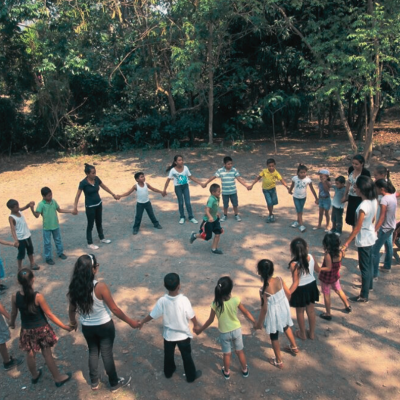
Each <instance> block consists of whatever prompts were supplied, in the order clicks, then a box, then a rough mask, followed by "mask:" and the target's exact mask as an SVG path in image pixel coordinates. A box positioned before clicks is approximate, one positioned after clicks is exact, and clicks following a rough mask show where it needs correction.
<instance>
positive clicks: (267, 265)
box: [257, 259, 274, 306]
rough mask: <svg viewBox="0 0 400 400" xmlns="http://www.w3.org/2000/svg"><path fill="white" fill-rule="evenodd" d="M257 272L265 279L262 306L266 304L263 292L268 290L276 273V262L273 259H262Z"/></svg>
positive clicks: (262, 292)
mask: <svg viewBox="0 0 400 400" xmlns="http://www.w3.org/2000/svg"><path fill="white" fill-rule="evenodd" d="M257 273H258V275H260V277H261V279H262V280H263V287H262V291H261V306H263V305H264V297H263V294H264V293H265V291H266V290H267V287H268V286H269V280H270V279H271V277H272V275H273V274H274V263H273V262H272V261H271V260H266V259H264V260H260V261H259V262H258V264H257Z"/></svg>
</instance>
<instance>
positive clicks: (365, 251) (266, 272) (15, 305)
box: [0, 155, 397, 392]
mask: <svg viewBox="0 0 400 400" xmlns="http://www.w3.org/2000/svg"><path fill="white" fill-rule="evenodd" d="M223 161H224V166H223V167H222V168H220V169H218V171H217V172H216V173H215V175H214V176H213V177H211V178H210V179H208V180H207V181H206V182H204V183H202V182H201V181H200V180H198V179H197V178H195V177H193V176H192V175H191V173H190V171H189V169H188V167H187V166H186V165H185V164H184V160H183V157H182V156H180V155H177V156H175V158H174V162H173V164H172V165H171V166H170V167H169V168H168V169H167V172H168V173H169V175H168V178H167V181H166V183H165V186H164V189H163V190H159V189H156V188H154V187H153V186H151V185H150V184H149V183H146V179H145V175H144V173H143V172H138V173H136V174H135V180H136V182H137V183H136V184H135V185H134V186H133V187H132V188H131V189H130V190H129V191H127V192H126V193H124V194H121V195H116V194H114V193H113V192H112V191H111V190H110V189H108V187H107V186H105V184H104V183H103V182H102V181H101V179H100V178H99V177H98V176H97V175H96V169H95V167H94V166H91V165H88V164H85V170H84V171H85V174H86V177H85V179H83V180H82V181H81V182H80V183H79V188H78V192H77V194H76V198H75V204H74V208H73V210H65V209H61V208H60V207H59V205H58V203H57V202H56V200H55V199H53V197H52V191H51V189H49V188H47V187H44V188H42V190H41V194H42V196H43V200H42V201H41V202H40V203H39V204H38V206H37V207H36V209H35V208H34V206H35V203H34V202H30V203H29V204H27V205H26V206H25V207H20V206H19V203H18V201H16V200H9V201H8V202H7V207H8V208H9V209H10V211H11V214H10V217H9V222H10V227H11V233H12V236H13V238H14V242H9V241H6V240H0V243H1V244H3V245H9V246H14V247H16V248H17V249H18V256H17V261H18V276H17V277H18V283H19V284H20V286H21V288H20V290H19V291H18V292H16V293H14V294H13V295H12V299H11V314H9V313H8V312H7V310H6V309H5V308H4V306H3V305H2V304H1V303H0V314H1V316H0V350H1V355H2V358H3V365H4V369H5V370H11V369H13V368H15V367H17V366H18V365H20V364H21V363H22V362H23V359H22V358H18V357H13V356H11V355H9V353H8V350H7V346H6V343H7V341H9V340H10V331H9V327H10V328H12V329H14V328H15V323H16V318H17V315H18V313H20V316H21V332H20V339H19V348H20V349H21V350H22V351H24V352H26V362H27V365H28V368H29V371H30V373H31V382H32V384H37V383H38V382H39V381H40V378H41V377H42V374H43V370H42V369H41V368H39V369H38V368H37V367H36V362H35V355H36V353H38V352H42V355H43V357H44V360H45V363H46V365H47V367H48V369H49V371H50V373H51V375H52V377H53V379H54V382H55V385H56V386H57V387H60V386H62V385H64V384H65V383H66V382H68V381H69V380H70V379H71V377H72V373H71V372H68V373H61V372H60V371H59V369H58V367H57V365H56V363H55V361H54V358H53V355H52V352H51V348H52V347H53V346H54V345H55V344H56V343H57V337H56V335H55V333H54V330H53V328H52V327H51V325H50V324H49V323H48V320H50V321H52V322H53V323H54V324H56V325H58V326H59V327H60V328H61V329H64V330H66V331H69V332H71V331H76V329H77V327H78V322H77V314H78V315H79V319H80V323H81V327H82V333H83V335H84V337H85V339H86V342H87V346H88V349H89V376H90V385H91V389H92V390H97V389H99V386H100V373H99V370H98V362H99V356H100V355H101V357H102V360H103V364H104V368H105V370H106V373H107V376H108V380H109V386H110V390H111V391H112V392H115V391H117V390H119V389H120V388H122V387H124V386H126V385H129V384H130V382H131V377H127V378H122V377H120V376H119V375H118V374H117V371H116V367H115V363H114V358H113V343H114V338H115V327H114V323H113V320H112V318H111V315H112V314H114V315H115V316H116V317H117V318H119V319H121V320H122V321H124V322H126V323H127V324H128V325H130V326H131V327H132V328H135V329H141V328H142V327H143V326H144V324H146V323H147V322H149V321H151V320H152V319H157V318H160V317H162V318H163V327H164V329H163V338H164V374H165V377H166V378H170V377H171V376H172V375H173V373H174V372H175V370H176V365H175V362H174V352H175V347H176V346H178V349H179V351H180V353H181V356H182V359H183V367H184V372H185V376H186V379H187V381H188V382H193V381H195V380H196V379H198V378H200V376H201V375H202V372H201V371H200V370H198V369H196V367H195V364H194V361H193V358H192V355H191V339H192V338H193V334H192V332H191V330H190V327H189V321H190V320H191V321H192V323H193V332H194V333H196V334H197V335H200V334H201V333H202V332H203V331H204V330H205V329H207V328H208V327H209V326H210V325H211V324H212V323H213V321H214V319H215V317H217V319H218V329H219V332H220V343H221V347H222V353H223V366H222V368H221V374H222V376H223V377H224V378H225V379H227V380H228V379H230V375H231V354H232V351H233V350H234V351H235V352H236V354H237V356H238V359H239V362H240V373H241V374H242V376H243V377H244V378H247V377H248V376H249V367H248V365H247V361H246V357H245V354H244V350H243V348H244V346H243V338H242V333H241V323H240V321H239V319H238V316H237V314H238V310H240V311H241V312H242V313H243V314H244V316H245V317H246V318H248V319H249V320H250V321H251V323H252V324H253V328H254V329H261V328H262V326H264V329H265V331H266V333H267V334H269V336H270V339H271V343H272V349H273V352H274V357H272V358H271V359H269V362H270V364H271V365H272V366H274V367H277V368H279V369H282V368H283V361H282V360H283V359H282V354H281V348H280V344H279V339H278V336H279V332H281V333H285V335H286V337H287V339H288V341H289V344H288V345H287V346H286V347H285V348H284V350H285V352H287V353H290V354H291V355H294V356H297V355H298V354H299V352H300V350H299V348H298V346H297V343H296V340H302V341H303V340H307V339H311V340H312V339H314V337H315V325H316V318H315V308H314V305H315V302H316V301H319V295H320V292H319V290H318V287H317V284H316V279H315V277H314V271H315V272H317V273H318V274H319V275H318V277H319V280H320V284H321V292H322V294H323V297H324V302H325V308H326V311H325V312H324V313H322V314H320V317H321V318H323V319H324V320H327V321H329V320H331V319H332V318H333V316H332V313H331V298H330V292H331V290H333V291H334V292H335V293H336V294H337V295H338V296H339V297H340V299H341V301H342V302H343V304H344V307H345V308H344V312H346V313H350V312H351V311H352V307H351V305H350V303H349V300H350V301H353V302H356V303H367V302H368V300H369V298H368V295H369V291H370V290H371V289H372V288H373V282H374V281H376V280H377V279H378V278H377V277H378V275H379V272H384V273H388V272H390V271H391V263H392V256H393V244H392V239H393V233H394V232H395V231H396V208H397V198H396V197H397V193H396V191H395V189H394V187H393V185H392V183H391V181H390V176H389V171H388V170H387V168H385V167H383V166H379V167H377V168H376V169H375V171H374V178H375V182H374V181H373V180H372V179H371V177H370V172H369V171H368V170H367V169H365V168H364V163H365V160H364V158H363V157H362V156H361V155H355V156H354V157H353V159H352V166H351V167H350V168H349V171H348V179H347V182H346V179H345V178H344V177H343V176H338V177H336V178H335V181H334V183H335V184H334V185H332V182H331V180H330V173H329V171H328V170H327V169H321V170H319V172H318V174H319V177H320V182H319V184H318V189H319V194H318V195H317V193H316V192H315V190H314V188H313V185H312V181H311V179H310V178H309V177H307V167H306V166H305V165H303V164H300V165H299V166H298V169H297V174H296V175H295V176H294V177H293V178H292V183H291V186H290V187H289V186H288V185H287V184H286V182H285V181H284V180H283V178H282V176H281V175H280V174H279V172H278V171H277V170H276V162H275V160H274V159H272V158H270V159H268V160H267V162H266V164H267V168H266V169H263V170H262V171H261V172H260V174H259V175H258V176H257V177H256V178H255V179H254V181H253V182H252V183H251V184H250V185H248V184H247V183H246V182H245V181H244V180H243V178H241V176H240V174H239V172H238V171H237V169H236V168H234V167H233V161H232V159H231V158H230V157H225V158H224V160H223ZM215 178H220V179H221V183H222V199H223V215H222V217H220V216H219V214H218V210H219V200H220V196H221V187H220V186H219V185H218V184H212V185H211V186H210V194H211V195H210V197H209V199H208V201H207V205H206V208H205V215H204V217H203V221H202V223H201V226H200V230H199V233H196V232H192V233H191V235H190V239H189V240H190V243H193V242H194V241H195V240H196V239H203V240H206V241H207V240H210V239H211V238H212V235H213V234H214V239H213V242H212V248H211V251H212V252H213V253H214V254H222V251H221V250H220V249H219V248H218V244H219V239H220V235H221V234H222V233H223V228H222V227H221V222H224V221H225V220H226V219H227V217H228V207H229V202H231V204H232V206H233V210H234V215H235V219H236V220H237V221H240V220H241V218H240V216H239V211H238V196H237V191H236V185H235V180H238V181H239V182H240V183H241V184H242V185H244V186H245V187H246V188H247V189H248V190H251V189H252V188H253V186H254V184H255V183H257V182H258V181H259V180H261V179H262V191H263V194H264V196H265V200H266V202H267V207H268V212H269V215H268V217H267V220H266V222H267V223H274V222H275V215H274V207H275V206H276V205H277V204H278V197H277V192H276V184H277V182H281V183H282V184H283V185H284V186H285V187H286V188H287V190H288V192H289V194H293V201H294V206H295V208H296V213H297V220H296V221H294V222H293V223H292V225H291V226H292V227H293V228H299V230H300V232H304V231H305V230H306V227H305V225H304V221H303V209H304V205H305V202H306V198H307V187H308V186H309V187H310V190H311V192H312V194H313V195H314V197H315V202H316V204H318V206H319V219H318V225H317V226H316V227H314V228H313V229H314V230H319V229H324V228H325V236H324V238H323V241H322V245H323V249H324V258H323V262H322V265H321V266H319V264H318V262H317V260H315V258H314V257H313V256H312V255H311V254H310V253H309V249H308V245H307V243H306V241H305V240H304V239H303V238H301V237H296V238H295V239H293V240H292V241H291V243H290V253H291V260H290V262H289V266H288V268H289V269H290V272H291V276H292V283H291V285H290V286H288V285H286V283H285V282H284V281H283V279H282V278H281V277H279V276H276V275H275V274H274V264H273V262H272V261H271V260H268V259H263V260H260V261H259V262H258V264H257V267H256V270H257V273H258V275H259V276H260V279H261V281H262V288H261V289H260V290H259V296H260V301H261V310H260V313H259V316H258V319H257V320H256V319H255V318H254V317H253V315H252V314H251V313H250V312H249V311H248V310H247V309H246V307H245V306H244V305H243V303H242V302H241V300H240V298H239V297H238V296H233V295H232V288H233V282H232V279H231V278H230V277H229V276H224V277H222V278H220V279H219V280H218V282H217V284H216V286H215V292H214V300H213V301H212V304H211V311H210V316H209V318H208V320H207V321H206V322H205V323H204V324H201V323H200V322H199V321H198V320H197V319H196V316H195V313H194V311H193V309H192V306H191V303H190V301H189V299H188V298H187V297H186V296H184V295H183V294H181V293H180V288H181V285H180V277H179V275H178V274H176V273H169V274H167V275H166V276H165V277H164V286H165V289H166V291H167V292H168V294H165V295H164V296H163V297H161V298H160V299H159V300H158V301H157V303H156V305H155V306H154V308H153V309H152V311H151V312H150V313H149V315H148V316H147V317H145V318H144V319H143V320H141V321H139V320H133V319H131V318H130V317H128V316H127V315H126V314H125V313H124V312H123V311H122V310H121V309H120V308H119V307H118V305H117V304H116V303H115V301H114V299H113V296H112V294H111V292H110V289H109V287H108V285H107V284H106V283H105V282H104V281H102V282H98V281H97V280H96V275H97V273H98V271H99V263H98V261H97V259H96V256H95V255H94V254H85V255H82V256H80V257H79V258H78V260H77V261H76V263H75V266H74V270H73V274H72V278H71V281H70V284H69V288H68V299H69V323H68V324H64V323H63V322H62V321H61V320H60V319H59V318H58V317H57V316H56V315H54V314H53V313H52V311H51V309H50V307H49V305H48V304H47V302H46V299H45V297H44V295H43V294H41V293H38V292H36V291H35V289H34V283H35V279H36V278H35V276H34V273H33V272H32V271H35V270H39V269H40V267H39V266H38V265H37V264H36V263H35V261H34V257H33V254H34V250H33V245H32V240H31V234H30V231H29V229H28V226H27V224H26V221H25V219H24V216H23V213H22V211H24V210H26V209H28V208H30V209H31V211H32V213H33V215H34V216H35V217H36V218H39V217H40V216H42V217H43V240H44V254H45V259H46V262H47V263H48V264H50V265H54V264H55V262H54V260H53V258H52V248H51V237H53V239H54V242H55V245H56V251H57V255H58V257H59V258H60V259H62V260H65V259H66V258H67V256H66V255H65V254H64V250H63V245H62V240H61V235H60V229H59V224H58V218H57V212H59V213H71V214H74V215H76V214H78V210H77V206H78V202H79V198H80V196H81V194H82V192H83V193H84V195H85V209H86V216H87V229H86V237H87V243H88V247H89V248H90V249H92V250H96V249H98V246H97V245H94V244H93V239H92V230H93V227H94V224H96V228H97V232H98V235H99V238H100V241H101V242H102V243H106V244H108V243H110V242H111V241H110V240H108V239H105V236H104V233H103V228H102V201H101V198H100V196H99V189H100V188H102V189H103V190H105V191H106V192H108V193H110V194H111V195H112V196H113V197H114V198H115V199H116V200H119V199H120V198H122V197H125V196H129V195H130V194H132V193H133V192H134V191H136V192H137V204H136V216H135V222H134V225H133V234H134V235H136V234H137V233H138V232H139V228H140V224H141V219H142V215H143V212H144V210H146V212H147V214H148V216H149V218H150V220H151V222H152V223H153V225H154V227H155V228H158V229H162V227H161V225H160V223H159V222H158V220H157V219H156V217H155V215H154V211H153V208H152V205H151V202H150V200H149V192H148V189H150V190H152V191H154V192H157V193H160V194H161V195H162V196H165V195H166V191H167V188H168V184H169V182H170V181H171V180H173V181H174V186H175V194H176V196H177V199H178V205H179V213H180V219H179V223H180V224H184V223H185V213H184V203H185V205H186V210H187V213H188V217H189V221H191V222H192V223H194V224H197V223H198V221H197V220H196V219H195V218H194V215H193V211H192V207H191V204H190V193H189V185H188V183H189V182H188V179H190V180H192V181H194V182H196V183H198V184H200V185H201V186H202V187H203V188H205V187H206V186H207V185H208V184H209V183H210V182H211V181H212V180H214V179H215ZM331 189H333V190H334V196H333V199H331V195H330V192H331ZM346 202H348V205H347V211H346V223H347V224H349V225H351V226H352V232H351V234H350V235H349V237H348V238H347V239H346V240H345V242H344V244H343V246H341V241H340V236H341V234H342V226H343V213H344V206H345V203H346ZM378 202H379V207H378ZM331 207H332V221H330V219H331V218H330V217H331V216H330V210H331ZM324 217H325V227H323V226H322V223H323V219H324ZM331 222H332V225H330V224H331ZM353 239H355V246H356V248H357V250H358V261H359V268H360V272H361V281H360V282H359V285H356V287H360V289H361V290H360V293H359V295H358V296H355V297H350V298H347V296H346V295H345V293H344V292H343V290H342V288H341V286H340V279H339V278H340V273H339V272H340V268H341V262H342V259H343V258H344V257H345V251H346V249H347V248H348V246H349V245H350V243H351V242H352V241H353ZM382 246H385V257H384V263H383V266H382V267H381V268H379V263H380V249H381V248H382ZM25 253H27V254H28V258H29V261H30V267H29V268H22V260H23V259H24V258H25ZM2 277H4V268H3V265H2V263H1V260H0V278H2ZM5 289H6V287H5V285H1V290H2V291H4V290H5ZM290 307H293V308H295V309H296V317H297V323H298V327H299V329H298V330H296V331H295V332H293V331H292V329H291V327H292V326H293V321H292V318H291V313H290ZM305 313H306V314H307V317H308V324H309V328H308V329H306V324H305ZM4 317H5V318H6V319H7V320H8V326H7V324H6V321H5V319H4Z"/></svg>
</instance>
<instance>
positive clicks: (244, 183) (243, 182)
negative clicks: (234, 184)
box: [236, 176, 251, 189]
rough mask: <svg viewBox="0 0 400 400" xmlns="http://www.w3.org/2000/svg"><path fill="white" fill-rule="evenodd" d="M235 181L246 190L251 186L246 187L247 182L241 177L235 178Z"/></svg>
mask: <svg viewBox="0 0 400 400" xmlns="http://www.w3.org/2000/svg"><path fill="white" fill-rule="evenodd" d="M236 179H237V180H238V181H239V182H240V183H241V184H242V185H243V186H244V187H245V188H246V189H249V188H250V187H251V185H248V184H247V182H246V181H245V180H244V179H243V178H242V177H241V176H237V177H236Z"/></svg>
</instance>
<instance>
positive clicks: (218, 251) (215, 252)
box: [211, 249, 224, 254]
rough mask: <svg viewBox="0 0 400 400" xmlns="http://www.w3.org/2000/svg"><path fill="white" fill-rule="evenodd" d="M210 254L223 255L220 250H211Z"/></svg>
mask: <svg viewBox="0 0 400 400" xmlns="http://www.w3.org/2000/svg"><path fill="white" fill-rule="evenodd" d="M211 253H213V254H224V253H223V252H222V251H221V250H220V249H211Z"/></svg>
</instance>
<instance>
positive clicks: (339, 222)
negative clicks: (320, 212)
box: [332, 206, 344, 233]
mask: <svg viewBox="0 0 400 400" xmlns="http://www.w3.org/2000/svg"><path fill="white" fill-rule="evenodd" d="M343 211H344V209H343V208H336V207H335V206H332V225H333V226H334V227H335V232H337V233H342V229H343Z"/></svg>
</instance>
